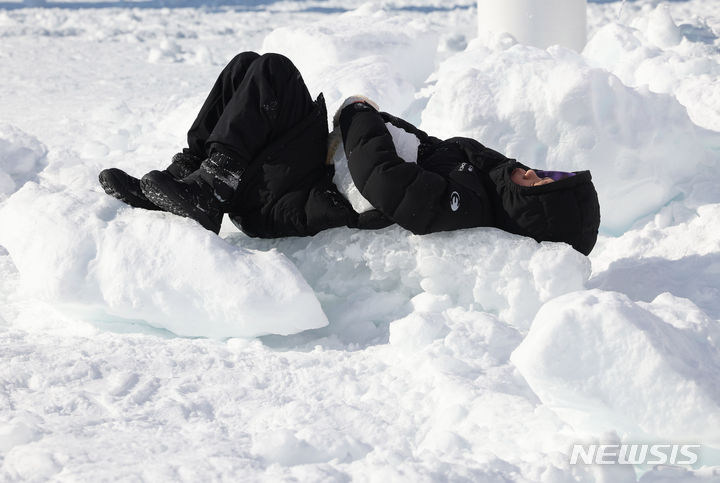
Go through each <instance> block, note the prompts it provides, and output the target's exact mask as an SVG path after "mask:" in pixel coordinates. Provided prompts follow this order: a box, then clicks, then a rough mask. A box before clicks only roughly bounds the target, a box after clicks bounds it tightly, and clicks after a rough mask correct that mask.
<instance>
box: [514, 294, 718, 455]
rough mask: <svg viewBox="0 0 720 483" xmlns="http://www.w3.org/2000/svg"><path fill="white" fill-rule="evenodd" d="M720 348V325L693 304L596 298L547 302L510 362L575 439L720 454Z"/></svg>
mask: <svg viewBox="0 0 720 483" xmlns="http://www.w3.org/2000/svg"><path fill="white" fill-rule="evenodd" d="M680 307H682V308H680ZM719 349H720V327H718V324H717V322H716V321H714V320H712V319H710V318H709V317H708V316H707V315H705V314H704V313H702V311H701V310H700V309H698V308H697V307H696V306H693V304H692V302H689V301H686V300H682V299H678V298H677V297H674V296H672V295H670V294H664V295H662V296H660V297H658V298H656V299H655V300H654V301H653V302H652V303H649V304H647V303H634V302H632V301H631V300H630V299H629V298H628V297H627V296H625V295H623V294H620V293H616V292H603V291H600V290H591V291H585V292H578V293H571V294H567V295H564V296H561V297H558V298H556V299H554V300H551V301H550V302H548V303H547V304H545V305H544V306H543V307H542V308H541V309H540V311H538V313H537V316H536V317H535V320H534V321H533V323H532V327H531V328H530V332H529V333H528V335H527V337H526V338H525V339H524V340H523V342H522V343H521V344H520V345H519V346H518V348H517V349H515V351H514V352H513V354H512V356H511V360H512V362H513V363H514V364H515V365H516V366H517V368H518V369H519V370H520V373H521V374H522V375H523V377H524V378H525V379H526V380H527V382H528V384H530V387H531V388H532V389H533V391H534V392H535V394H537V395H538V397H539V398H540V399H541V400H542V401H543V403H545V404H546V405H548V406H549V407H550V408H551V409H553V410H554V411H555V412H556V413H557V414H558V415H559V416H560V417H561V418H562V419H564V420H565V421H567V422H568V423H570V424H571V425H572V426H573V428H574V429H575V430H576V431H579V432H587V433H589V434H602V433H604V432H607V431H615V432H617V433H618V434H620V435H624V436H625V437H626V438H630V439H632V438H636V439H638V438H647V437H652V438H661V439H662V441H683V442H686V441H691V442H703V443H704V444H707V445H710V446H714V447H716V448H717V447H720V434H719V433H718V431H717V428H718V427H720V386H718V385H717V381H718V380H719V379H720V351H719ZM698 414H702V418H698Z"/></svg>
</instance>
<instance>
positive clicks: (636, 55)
mask: <svg viewBox="0 0 720 483" xmlns="http://www.w3.org/2000/svg"><path fill="white" fill-rule="evenodd" d="M716 40H717V35H716V34H715V32H714V31H713V29H712V28H711V27H710V26H708V25H707V24H706V23H705V21H703V20H702V19H701V18H700V17H697V16H696V17H695V18H694V19H693V21H692V23H687V24H681V25H677V23H676V22H675V20H674V19H673V18H672V16H671V14H670V12H669V10H668V8H667V5H664V4H661V5H659V6H657V8H655V9H650V10H649V11H646V12H642V13H639V14H638V15H636V16H635V17H634V18H633V19H632V22H631V23H630V25H623V24H618V23H614V22H613V23H609V24H607V25H605V26H603V27H601V28H600V29H599V30H598V32H597V33H596V34H595V35H594V36H593V37H592V39H590V41H589V42H588V44H587V46H586V47H585V50H584V52H583V53H584V54H585V56H586V57H587V58H588V59H589V60H590V61H591V62H593V64H594V65H597V66H601V67H602V68H604V69H607V70H609V71H610V72H612V73H614V74H615V75H617V76H618V77H619V78H620V79H621V80H622V81H623V82H624V83H625V84H626V85H629V86H633V87H643V86H646V87H647V88H648V89H650V90H651V91H653V92H659V93H667V94H672V95H674V96H676V97H677V99H678V101H679V102H680V103H681V104H683V105H684V106H686V107H687V109H688V114H689V115H690V117H691V118H692V119H693V121H694V122H695V123H697V124H698V125H700V126H703V127H705V128H709V129H713V130H715V131H720V91H719V90H718V89H713V88H709V87H708V81H710V82H713V80H712V79H714V78H717V76H718V75H720V52H718V50H717V47H716V45H714V44H715V43H716Z"/></svg>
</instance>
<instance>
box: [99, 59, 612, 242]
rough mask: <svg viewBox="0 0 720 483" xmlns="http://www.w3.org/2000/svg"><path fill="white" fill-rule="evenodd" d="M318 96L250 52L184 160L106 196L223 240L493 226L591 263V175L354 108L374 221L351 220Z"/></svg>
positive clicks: (355, 158) (293, 72)
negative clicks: (192, 223) (229, 232)
mask: <svg viewBox="0 0 720 483" xmlns="http://www.w3.org/2000/svg"><path fill="white" fill-rule="evenodd" d="M326 116H327V114H326V109H325V103H324V100H323V97H322V94H321V95H320V96H319V97H318V98H317V100H315V101H314V102H313V101H312V98H311V97H310V94H309V93H308V90H307V87H306V86H305V83H304V81H303V79H302V77H301V75H300V73H299V72H298V70H297V68H296V67H295V66H294V65H293V64H292V62H291V61H290V60H289V59H287V58H286V57H283V56H282V55H279V54H265V55H262V56H260V55H258V54H256V53H254V52H244V53H242V54H239V55H238V56H236V57H235V58H234V59H233V60H232V61H230V63H229V64H228V65H227V66H226V67H225V69H223V71H222V72H221V74H220V76H219V77H218V79H217V81H216V83H215V85H214V87H213V88H212V90H211V91H210V94H209V96H208V98H207V100H206V101H205V104H204V105H203V106H202V108H201V109H200V112H199V114H198V116H197V119H196V120H195V122H194V124H193V125H192V127H191V128H190V130H189V132H188V147H187V148H185V149H184V150H183V152H182V153H179V154H176V155H175V156H174V157H173V160H172V163H171V164H170V166H169V167H168V168H167V169H166V170H164V171H151V172H150V173H148V174H146V175H145V176H143V178H142V179H141V180H138V179H137V178H133V177H132V176H129V175H128V174H126V173H125V172H123V171H121V170H119V169H115V168H112V169H107V170H104V171H103V172H101V173H100V183H101V185H102V186H103V188H104V189H105V191H106V192H107V193H108V194H111V195H113V196H115V197H117V198H119V199H121V200H122V201H124V202H126V203H128V204H130V205H132V206H136V207H141V208H146V209H155V210H157V209H161V210H165V211H168V212H171V213H174V214H177V215H180V216H185V217H189V218H192V219H194V220H196V221H197V222H199V223H200V224H201V225H202V226H203V227H205V228H207V229H208V230H212V231H213V232H215V233H218V232H219V230H220V224H221V221H222V216H223V213H228V214H229V216H230V219H231V220H232V221H233V223H235V225H237V226H238V228H240V229H241V230H242V231H243V232H245V233H246V234H248V235H250V236H258V237H266V238H273V237H281V236H307V235H314V234H315V233H318V232H319V231H321V230H324V229H327V228H332V227H338V226H349V227H358V228H366V229H373V228H381V227H384V226H388V225H390V224H392V223H397V224H398V225H400V226H402V227H403V228H406V229H408V230H410V231H412V232H413V233H416V234H425V233H432V232H437V231H445V230H456V229H461V228H470V227H478V226H493V227H498V228H501V229H503V230H506V231H509V232H512V233H517V234H520V235H525V236H530V237H532V238H534V239H535V240H538V241H542V240H550V241H563V242H566V243H569V244H571V245H572V246H573V247H574V248H575V249H576V250H578V251H580V252H582V253H584V254H588V253H590V251H591V250H592V248H593V246H594V244H595V240H596V238H597V230H598V226H599V223H600V209H599V205H598V200H597V194H596V192H595V188H594V186H593V184H592V181H591V176H590V172H589V171H580V172H574V173H563V172H543V171H539V170H537V171H535V170H531V169H529V168H528V167H527V166H524V165H522V164H520V163H518V162H517V161H515V160H512V159H508V158H506V157H505V156H503V155H502V154H500V153H498V152H496V151H493V150H491V149H489V148H486V147H484V146H483V145H482V144H480V143H479V142H477V141H474V140H472V139H468V138H452V139H448V140H445V141H441V140H440V139H437V138H434V137H432V136H428V135H427V134H426V133H424V132H422V131H420V130H419V129H417V128H416V127H414V126H412V125H411V124H409V123H407V122H406V121H403V120H401V119H398V118H396V117H394V116H391V115H389V114H387V113H383V112H379V110H378V108H377V106H376V105H375V104H374V103H372V101H370V100H369V99H366V98H363V97H351V98H348V99H347V100H346V101H345V102H344V103H343V105H342V106H341V108H340V109H339V110H338V111H337V113H336V115H335V117H334V125H335V127H336V130H335V132H336V133H337V131H338V130H339V133H340V135H341V136H342V140H343V143H344V149H345V153H346V155H347V159H348V166H349V169H350V173H351V175H352V178H353V181H354V183H355V185H356V186H357V187H358V189H359V190H360V192H361V194H362V195H363V196H365V198H367V199H368V200H369V201H370V202H371V203H372V205H373V206H374V208H376V209H375V210H371V211H369V212H366V213H361V214H358V213H356V212H355V211H354V210H353V209H352V206H351V205H350V203H349V202H348V201H347V200H346V199H345V198H344V197H343V196H342V195H341V194H340V193H339V192H338V190H337V188H336V186H335V185H334V184H333V182H332V177H333V172H334V168H333V166H332V165H331V164H327V163H326V160H327V159H330V158H331V156H332V153H330V156H328V132H327V119H326ZM386 122H390V123H392V124H393V125H395V126H397V127H400V128H402V129H403V130H405V131H406V132H409V133H412V134H413V135H415V136H417V137H418V139H419V141H420V145H419V147H418V159H417V163H406V162H404V161H403V160H402V159H401V158H400V157H399V156H398V155H397V152H396V150H395V146H394V144H393V140H392V137H391V136H390V134H389V132H388V129H387V126H386V125H385V123H386Z"/></svg>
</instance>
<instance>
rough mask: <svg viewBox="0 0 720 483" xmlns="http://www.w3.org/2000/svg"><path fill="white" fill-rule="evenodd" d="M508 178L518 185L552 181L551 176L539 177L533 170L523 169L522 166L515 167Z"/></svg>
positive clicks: (534, 184) (536, 184)
mask: <svg viewBox="0 0 720 483" xmlns="http://www.w3.org/2000/svg"><path fill="white" fill-rule="evenodd" d="M510 179H511V180H512V181H513V183H515V184H519V185H520V186H541V185H544V184H548V183H552V182H553V179H552V178H541V177H539V176H538V175H537V173H535V170H532V169H528V170H527V171H525V170H524V169H522V168H515V169H514V170H513V172H512V173H511V174H510Z"/></svg>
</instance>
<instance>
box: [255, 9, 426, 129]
mask: <svg viewBox="0 0 720 483" xmlns="http://www.w3.org/2000/svg"><path fill="white" fill-rule="evenodd" d="M437 46H438V34H437V33H436V32H434V31H433V30H432V29H431V28H430V24H429V22H427V21H423V20H419V19H414V20H412V21H410V22H405V21H403V19H402V17H398V16H394V15H390V14H389V13H388V12H387V11H385V10H383V9H381V8H379V7H378V6H377V5H372V4H366V5H365V6H364V7H361V8H359V9H357V10H353V11H350V12H347V13H345V14H342V15H339V16H337V17H334V18H332V19H327V20H326V19H323V20H321V21H319V22H315V23H311V24H305V25H302V24H301V25H293V26H286V27H280V28H277V29H275V30H273V31H272V32H271V33H270V34H269V35H268V36H267V37H265V41H264V42H263V47H262V49H263V51H265V52H279V53H281V54H284V55H286V56H288V57H289V58H290V59H292V61H293V62H294V63H295V65H297V67H298V69H299V70H300V72H301V73H302V75H303V78H304V79H305V81H306V83H307V84H308V88H309V89H310V92H311V93H317V92H320V91H322V92H323V93H324V94H325V99H326V101H327V105H328V111H329V112H330V114H331V115H332V113H333V112H334V110H335V109H337V107H339V105H340V103H341V102H342V101H343V100H344V99H345V98H346V97H348V96H351V95H354V94H364V95H366V96H368V97H370V98H371V99H373V100H374V101H376V102H378V103H379V104H380V105H381V106H382V108H383V110H386V111H388V112H393V113H396V114H402V113H403V112H405V110H406V109H408V107H409V106H410V104H411V103H412V102H413V101H414V99H415V91H416V90H417V89H419V88H420V87H421V86H422V84H423V82H424V81H425V79H426V78H427V77H428V76H429V75H430V73H432V72H433V70H434V69H435V57H434V53H435V51H436V50H437Z"/></svg>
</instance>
